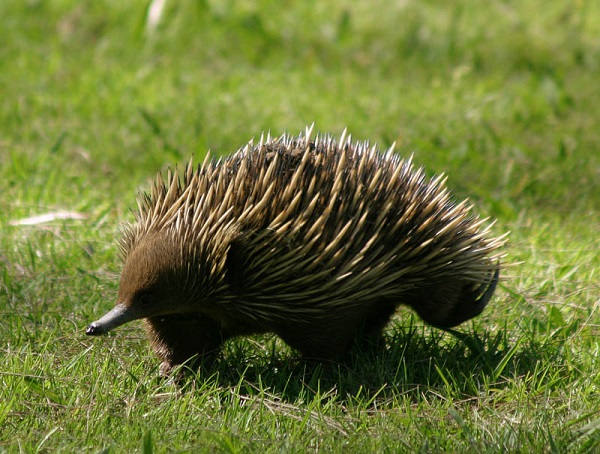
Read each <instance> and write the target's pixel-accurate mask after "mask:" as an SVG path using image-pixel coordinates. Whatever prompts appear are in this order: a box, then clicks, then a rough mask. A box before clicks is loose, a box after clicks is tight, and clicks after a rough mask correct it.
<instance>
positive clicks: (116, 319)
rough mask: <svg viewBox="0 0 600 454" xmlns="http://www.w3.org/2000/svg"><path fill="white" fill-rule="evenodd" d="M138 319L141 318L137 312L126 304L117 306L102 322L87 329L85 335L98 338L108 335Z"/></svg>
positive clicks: (97, 322) (98, 321)
mask: <svg viewBox="0 0 600 454" xmlns="http://www.w3.org/2000/svg"><path fill="white" fill-rule="evenodd" d="M137 318H139V316H138V315H137V314H136V313H135V311H133V310H131V309H130V308H127V307H126V306H125V305H124V304H117V305H116V306H115V307H114V308H113V309H112V310H110V311H109V312H107V313H106V314H105V315H104V316H103V317H102V318H101V319H100V320H97V321H95V322H93V323H92V324H90V325H89V326H88V327H87V328H86V329H85V333H86V334H87V335H89V336H98V335H100V334H104V333H108V332H109V331H110V330H112V329H114V328H116V327H117V326H121V325H122V324H123V323H127V322H129V321H131V320H135V319H137Z"/></svg>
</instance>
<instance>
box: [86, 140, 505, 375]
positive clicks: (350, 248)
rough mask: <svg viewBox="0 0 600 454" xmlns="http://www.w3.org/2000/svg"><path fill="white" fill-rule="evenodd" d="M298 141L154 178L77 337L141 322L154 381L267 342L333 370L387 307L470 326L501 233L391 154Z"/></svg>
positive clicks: (380, 324)
mask: <svg viewBox="0 0 600 454" xmlns="http://www.w3.org/2000/svg"><path fill="white" fill-rule="evenodd" d="M310 136H311V134H310V130H307V132H306V134H305V135H299V136H296V137H293V136H289V135H283V136H282V137H280V138H278V139H271V138H270V137H267V138H266V139H262V138H261V141H260V143H258V144H256V145H255V144H253V143H252V142H250V143H249V144H248V145H246V146H245V147H243V148H241V149H240V150H238V151H237V152H236V153H234V154H232V155H231V156H229V157H227V158H224V159H218V160H211V159H210V158H208V157H207V159H206V160H205V161H204V163H203V164H202V165H200V166H198V167H194V166H193V165H192V164H191V162H190V164H189V165H188V166H187V167H186V169H185V170H184V171H183V172H182V173H181V174H180V173H179V172H177V171H175V173H171V172H169V174H168V177H167V179H166V181H165V180H164V179H163V177H162V176H161V175H159V176H158V178H157V179H156V181H155V182H154V185H153V187H152V190H151V192H150V193H149V194H141V196H140V197H139V199H138V205H139V207H138V208H139V209H138V213H137V219H136V222H135V223H134V224H132V225H128V226H126V228H125V230H124V232H123V235H122V237H121V242H120V243H121V248H122V252H123V257H124V266H123V271H122V274H121V282H120V287H119V293H118V297H117V304H116V306H115V307H114V309H112V310H111V311H110V312H108V313H107V314H106V315H105V316H104V317H102V318H101V319H99V320H98V321H96V322H94V323H92V324H91V325H89V327H88V328H87V333H88V334H91V335H96V334H102V333H106V332H108V331H110V330H111V329H113V328H115V327H117V326H119V325H121V324H123V323H126V322H128V321H131V320H135V319H144V321H145V325H146V329H147V332H148V337H149V339H150V342H151V344H152V346H153V349H154V351H155V352H156V354H157V355H158V357H159V358H160V359H161V361H162V363H161V371H162V372H163V373H168V372H169V371H170V370H171V369H172V368H173V367H174V366H176V365H178V364H181V363H183V362H185V361H186V360H187V359H189V358H190V357H193V356H198V357H204V358H205V359H206V357H209V356H211V355H213V354H214V353H215V352H217V351H219V349H220V347H221V345H222V344H223V342H224V341H225V340H227V339H230V338H233V337H236V336H243V335H250V334H256V333H266V332H273V333H275V334H277V335H278V336H279V337H281V339H283V340H284V341H285V342H286V343H287V344H289V345H290V346H292V347H293V348H295V349H297V350H299V351H300V352H301V353H302V354H303V355H304V356H306V357H309V358H319V359H325V360H327V359H335V358H338V357H340V356H341V355H343V354H344V353H345V352H346V351H347V350H348V348H349V346H350V345H351V344H352V343H353V340H354V339H355V338H356V337H357V336H359V335H361V336H373V335H377V334H378V333H380V332H381V331H382V330H383V329H384V327H385V326H386V324H387V323H388V322H389V320H390V318H391V316H392V315H393V314H394V312H395V311H396V308H397V307H398V305H401V304H403V305H408V306H410V307H411V308H413V309H414V310H415V311H416V312H417V314H418V315H419V316H420V317H421V318H422V319H423V320H424V321H426V322H427V323H429V324H431V325H434V326H436V327H441V328H447V327H452V326H455V325H458V324H460V323H462V322H464V321H466V320H469V319H471V318H473V317H475V316H477V315H478V314H480V313H481V312H482V310H483V309H484V308H485V306H486V305H487V303H488V302H489V300H490V298H491V296H492V294H493V293H494V290H495V288H496V284H497V282H498V279H499V273H500V268H501V260H502V258H503V257H504V256H503V254H502V252H501V247H502V246H503V244H504V242H505V235H503V236H500V237H493V236H492V235H491V226H492V224H493V223H490V222H488V220H487V219H479V217H478V216H477V215H475V214H473V213H472V207H471V206H470V205H469V204H468V202H467V201H463V202H460V203H457V202H455V201H454V200H453V198H452V197H451V196H450V194H449V192H448V190H447V189H446V188H445V179H444V178H443V177H442V176H439V177H436V178H433V179H428V178H427V177H426V176H425V173H424V171H423V170H422V169H415V168H414V167H413V165H412V163H411V160H404V159H401V158H400V157H399V156H398V155H396V154H394V153H393V152H392V150H388V151H387V152H385V153H382V152H380V151H379V150H378V149H377V148H376V147H370V146H369V145H368V144H367V143H353V142H352V141H351V140H350V138H345V137H344V136H342V138H341V140H340V141H339V142H336V141H335V140H333V139H332V138H331V137H329V136H317V137H316V138H315V139H311V138H310Z"/></svg>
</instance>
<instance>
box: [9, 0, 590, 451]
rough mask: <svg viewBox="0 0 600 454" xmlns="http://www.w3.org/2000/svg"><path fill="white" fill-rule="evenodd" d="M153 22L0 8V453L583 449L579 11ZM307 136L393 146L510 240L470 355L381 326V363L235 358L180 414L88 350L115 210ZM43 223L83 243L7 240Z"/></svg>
mask: <svg viewBox="0 0 600 454" xmlns="http://www.w3.org/2000/svg"><path fill="white" fill-rule="evenodd" d="M161 3H162V2H160V1H154V2H148V1H131V2H118V1H115V0H102V1H89V0H83V1H74V0H54V1H41V0H28V1H20V0H5V1H3V2H2V3H1V4H0V29H1V30H2V33H1V35H0V226H1V232H2V233H1V234H0V279H1V280H0V283H1V285H0V353H1V360H0V361H1V362H0V383H1V384H2V386H1V387H0V388H1V390H0V427H1V428H0V450H6V451H7V452H13V451H17V450H21V451H25V452H35V451H45V450H47V451H57V450H58V451H60V450H63V451H72V450H76V449H77V450H79V449H83V450H85V451H97V450H101V449H103V448H108V449H111V448H110V447H112V449H113V450H114V452H121V451H131V450H137V449H141V450H144V451H145V452H149V451H152V450H153V449H156V450H158V451H159V452H162V451H164V450H174V451H189V450H196V451H200V452H203V451H206V452H209V451H214V450H217V451H225V452H246V451H248V450H249V451H254V450H262V451H269V452H271V451H278V452H279V451H284V452H285V451H292V452H297V451H302V450H307V449H308V450H324V451H340V450H342V449H350V450H354V451H357V452H361V451H362V452H366V451H365V450H371V451H385V450H388V451H390V452H397V451H405V452H414V451H415V450H421V451H424V452H427V451H432V452H439V451H442V450H445V451H452V452H460V451H464V450H467V449H469V450H475V451H477V452H487V451H491V452H497V451H502V450H505V451H507V450H508V451H531V450H532V451H538V452H539V451H553V452H564V450H566V449H568V450H570V451H574V452H577V451H580V452H593V450H594V449H597V447H598V444H599V443H600V422H599V421H600V414H599V413H600V412H599V410H598V406H597V396H598V388H599V386H600V379H599V378H598V374H597V371H598V354H599V351H598V341H597V339H598V335H599V334H600V332H599V324H600V315H599V313H598V305H599V300H600V291H599V284H598V266H599V263H600V259H599V255H600V254H599V253H598V251H599V243H600V240H599V238H600V221H599V211H600V209H599V207H600V151H599V150H600V128H599V127H598V125H599V124H600V72H599V71H600V39H599V36H600V5H599V4H598V3H597V2H595V1H591V0H588V1H585V0H580V1H573V2H561V1H558V0H549V1H538V0H526V1H521V2H517V1H510V0H505V1H491V2H484V1H479V0H476V1H466V0H456V1H453V2H437V1H419V2H417V1H412V0H405V1H391V0H375V1H370V2H350V1H336V2H333V1H330V0H324V1H321V2H315V1H305V2H299V1H293V0H287V1H280V2H276V1H272V0H255V1H243V0H242V1H235V2H234V1H210V0H204V1H192V0H182V1H171V0H166V1H165V2H164V8H163V9H162V11H161V13H160V15H159V17H158V19H157V21H155V22H153V21H152V18H151V14H149V11H150V10H151V9H152V7H155V8H156V7H157V6H158V5H160V4H161ZM313 122H315V129H316V130H319V131H322V132H328V133H331V134H333V135H334V136H338V135H339V134H341V132H342V130H343V129H344V128H346V127H347V128H348V131H349V132H350V133H351V134H352V135H353V138H354V139H356V140H370V141H371V142H376V143H378V144H379V145H380V146H381V147H382V148H386V147H388V146H390V145H391V144H392V143H393V142H396V144H397V151H398V152H399V153H401V154H403V155H410V154H413V153H414V161H415V162H416V164H418V165H424V166H425V167H426V170H427V172H428V173H429V174H430V175H433V174H436V173H441V172H446V173H447V174H448V175H449V180H448V185H449V186H450V187H451V188H453V190H454V192H455V194H456V195H457V197H470V199H471V200H472V201H473V202H474V203H475V204H476V207H477V209H478V211H479V212H480V213H482V214H483V215H485V216H492V217H495V218H498V219H499V221H498V224H497V229H496V230H497V232H498V233H501V232H504V231H506V230H511V232H512V233H511V238H510V244H509V248H508V252H509V254H510V256H509V260H510V261H512V262H520V261H523V262H524V263H523V264H521V265H519V266H515V267H513V268H510V269H509V270H508V272H507V279H506V280H505V281H504V282H503V285H502V288H501V289H500V290H499V291H498V294H497V296H496V297H495V298H494V301H493V302H492V304H491V305H490V307H489V309H488V310H486V312H485V313H484V314H483V316H482V317H480V318H478V319H477V320H475V321H474V322H471V323H469V324H467V325H466V326H465V327H461V329H462V330H463V331H465V332H467V333H468V334H469V335H470V336H471V338H472V339H471V342H470V344H469V345H466V344H464V343H461V342H459V341H458V340H456V339H453V338H451V337H448V336H447V335H443V334H441V333H439V332H437V331H435V330H431V329H429V328H427V327H424V326H423V325H422V323H421V322H420V321H419V320H417V319H416V318H415V317H413V316H412V315H411V314H410V313H409V312H408V311H401V312H400V313H399V316H398V318H397V320H396V322H395V323H394V324H393V325H392V326H391V327H390V330H389V335H388V344H389V345H388V349H387V350H386V351H385V352H381V355H380V357H373V356H372V354H370V353H367V352H363V353H359V354H358V356H357V359H356V364H354V365H352V366H351V367H350V366H348V367H346V366H344V365H341V366H340V369H338V371H337V372H336V373H332V372H331V371H323V370H322V369H321V368H320V367H318V366H314V365H306V364H302V362H299V361H298V359H297V357H296V356H295V355H294V353H293V352H290V351H289V350H287V349H286V348H285V347H284V346H283V345H282V344H281V343H280V342H278V341H275V340H273V339H272V338H270V337H258V338H253V339H250V340H238V341H235V342H232V343H230V344H229V345H228V347H227V349H226V351H225V352H224V355H223V358H222V359H221V362H220V363H219V364H217V365H216V366H215V368H214V369H213V370H211V372H210V373H207V374H204V375H201V376H199V377H197V378H196V379H195V380H192V381H191V382H190V383H188V386H189V389H187V391H186V392H181V390H177V388H175V387H173V386H172V385H171V384H169V383H163V382H161V381H159V380H157V378H156V375H157V371H156V361H155V360H154V358H152V356H151V355H150V354H149V351H148V348H147V343H146V341H145V339H144V336H143V332H142V331H141V329H140V327H139V325H136V326H131V327H124V328H123V329H121V330H120V331H119V332H116V333H115V334H114V336H111V337H109V338H105V339H100V340H97V339H96V340H92V339H87V338H85V336H84V334H83V329H84V327H85V325H86V324H87V323H88V322H89V321H91V320H94V319H95V318H97V316H98V315H99V314H102V313H104V312H105V311H106V310H107V309H109V308H110V307H111V306H112V304H113V302H114V296H115V292H116V286H117V281H118V272H119V266H120V265H119V260H118V254H117V246H116V235H117V230H118V226H119V225H120V224H121V223H122V222H124V221H130V220H132V215H131V212H130V211H129V209H130V207H133V206H134V204H135V195H136V192H137V190H138V188H142V189H144V188H147V187H148V184H149V182H150V181H151V179H152V178H153V177H154V175H155V172H156V171H157V170H160V169H165V168H167V167H169V166H173V165H175V164H177V163H179V164H182V163H184V162H186V161H187V160H188V159H189V157H190V156H191V155H194V156H195V159H196V160H197V161H199V160H201V159H202V157H203V156H204V153H205V152H206V150H207V149H211V151H212V152H213V153H216V154H227V153H230V152H233V151H235V150H236V149H237V148H238V147H240V146H241V145H243V144H244V143H246V142H247V141H248V140H250V139H251V138H253V137H254V138H258V137H259V136H260V134H261V132H262V131H271V133H272V134H273V135H279V134H281V133H283V132H284V131H288V132H290V133H293V134H295V133H298V132H300V131H302V130H303V128H304V127H305V126H306V125H307V124H311V123H313ZM57 211H69V212H74V213H77V214H79V215H82V216H84V219H67V220H55V221H53V222H50V223H42V224H36V225H33V226H25V225H19V221H20V220H22V219H24V218H27V217H30V216H36V215H40V214H44V213H49V212H50V213H53V212H57ZM478 349H479V350H478ZM369 355H371V356H369Z"/></svg>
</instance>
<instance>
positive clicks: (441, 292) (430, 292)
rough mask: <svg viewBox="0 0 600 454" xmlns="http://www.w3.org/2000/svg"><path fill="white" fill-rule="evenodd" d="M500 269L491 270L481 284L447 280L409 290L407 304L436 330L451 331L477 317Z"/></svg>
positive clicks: (496, 279) (494, 285) (489, 296)
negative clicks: (445, 329)
mask: <svg viewBox="0 0 600 454" xmlns="http://www.w3.org/2000/svg"><path fill="white" fill-rule="evenodd" d="M499 274H500V269H499V268H497V269H496V270H494V274H493V275H492V276H491V277H490V280H489V281H488V282H487V283H484V284H473V282H470V281H464V280H460V279H456V278H448V279H446V280H444V281H440V282H436V283H435V284H433V285H429V286H427V287H424V288H421V289H419V290H413V291H412V293H411V295H410V297H411V301H410V305H411V306H412V307H413V309H415V310H416V311H417V313H418V314H419V316H420V317H421V318H422V319H423V320H425V321H426V322H427V323H429V324H431V325H433V326H437V327H439V328H451V327H453V326H456V325H460V324H461V323H463V322H466V321H467V320H470V319H472V318H473V317H476V316H477V315H479V314H481V312H482V311H483V309H485V307H486V306H487V303H488V302H489V300H490V298H491V297H492V295H493V293H494V290H495V289H496V285H497V283H498V277H499Z"/></svg>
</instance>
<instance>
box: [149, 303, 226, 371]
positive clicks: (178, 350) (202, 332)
mask: <svg viewBox="0 0 600 454" xmlns="http://www.w3.org/2000/svg"><path fill="white" fill-rule="evenodd" d="M146 330H147V331H148V337H149V338H150V342H151V344H152V347H153V350H154V352H155V353H156V355H157V356H158V357H159V358H160V360H161V361H162V362H161V365H160V372H161V375H168V374H169V373H170V371H171V369H173V367H175V366H177V365H180V364H183V363H185V362H186V361H189V360H190V359H191V358H196V360H198V359H200V358H202V359H210V357H212V356H213V355H214V354H215V353H217V352H218V351H219V349H220V347H221V345H222V344H223V342H224V341H225V340H226V338H227V336H225V335H224V333H223V330H222V327H221V324H220V323H218V322H217V321H215V320H213V319H211V318H208V317H204V316H201V315H177V316H168V317H155V318H150V319H147V320H146ZM190 365H192V366H193V365H194V364H193V363H192V364H190Z"/></svg>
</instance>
